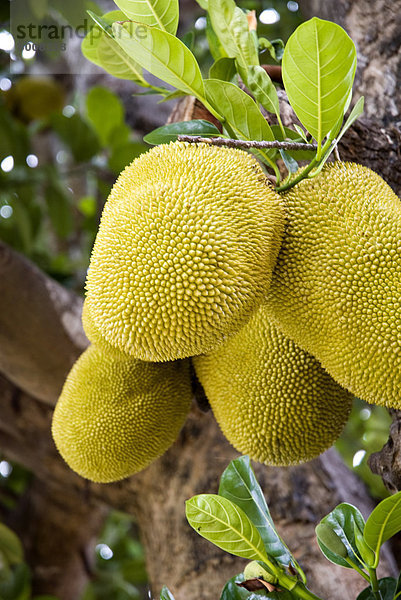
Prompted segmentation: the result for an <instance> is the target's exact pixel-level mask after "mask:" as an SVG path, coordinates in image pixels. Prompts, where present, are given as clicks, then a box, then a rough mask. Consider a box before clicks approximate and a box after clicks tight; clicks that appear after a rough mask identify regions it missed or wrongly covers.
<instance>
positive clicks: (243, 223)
mask: <svg viewBox="0 0 401 600" xmlns="http://www.w3.org/2000/svg"><path fill="white" fill-rule="evenodd" d="M283 228H284V212H283V207H282V204H281V199H280V197H279V195H278V194H276V193H275V192H274V191H273V189H272V188H271V187H270V186H269V184H268V183H267V180H266V177H265V175H264V174H263V171H262V169H261V167H260V166H259V164H258V163H257V161H256V160H255V159H254V158H253V157H251V156H250V155H249V154H247V153H246V152H243V151H241V150H236V149H231V148H221V147H220V148H219V147H210V146H209V145H207V144H196V145H195V144H187V143H182V142H175V143H170V144H168V145H166V144H164V145H160V146H157V147H155V148H153V149H152V150H150V151H148V152H147V153H145V154H142V155H141V156H140V157H139V158H137V159H135V160H134V161H133V162H132V163H131V164H130V165H129V166H128V167H126V169H125V170H124V171H123V172H122V173H121V174H120V177H119V178H118V180H117V182H116V183H115V185H114V187H113V189H112V192H111V194H110V196H109V199H108V200H107V202H106V205H105V208H104V211H103V215H102V219H101V224H100V227H99V232H98V234H97V237H96V241H95V245H94V249H93V253H92V257H91V262H90V268H89V271H88V277H87V284H86V286H87V299H88V303H89V309H90V313H91V316H92V319H93V322H94V325H95V327H96V328H97V329H98V330H99V331H100V333H101V335H102V336H103V337H104V338H105V339H106V340H107V341H108V342H109V343H110V344H112V345H113V346H115V347H117V348H119V349H120V350H121V351H123V352H125V353H127V354H130V355H132V356H134V357H136V358H139V359H142V360H150V361H167V360H173V359H176V358H184V357H187V356H193V355H195V354H200V353H202V352H206V351H209V350H210V349H212V348H213V347H215V346H217V345H218V344H220V343H222V342H223V340H224V339H225V338H226V337H227V336H229V335H231V334H234V333H236V332H237V331H238V330H239V329H240V328H241V326H242V325H243V324H245V322H246V321H247V320H248V319H249V317H250V315H251V313H252V312H253V310H254V309H255V308H256V307H257V306H258V304H259V303H260V302H261V300H262V298H263V297H264V296H265V295H266V293H267V290H268V287H269V284H270V279H271V273H272V269H273V266H274V263H275V260H276V257H277V254H278V250H279V246H280V243H281V237H282V232H283Z"/></svg>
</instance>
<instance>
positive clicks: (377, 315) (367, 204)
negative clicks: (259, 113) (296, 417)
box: [267, 162, 401, 409]
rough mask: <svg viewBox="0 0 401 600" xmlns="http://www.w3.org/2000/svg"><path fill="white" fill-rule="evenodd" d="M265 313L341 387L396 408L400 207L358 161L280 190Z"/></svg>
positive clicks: (400, 350) (400, 352) (400, 365)
mask: <svg viewBox="0 0 401 600" xmlns="http://www.w3.org/2000/svg"><path fill="white" fill-rule="evenodd" d="M284 200H285V205H286V212H287V217H288V219H287V225H286V231H285V236H284V240H283V244H282V247H281V250H280V253H279V257H278V260H277V265H276V267H275V271H274V276H273V280H272V285H271V288H270V290H269V293H268V303H267V306H268V311H269V316H270V317H271V319H273V320H274V322H275V323H276V324H277V325H278V326H279V327H280V329H281V330H282V331H283V332H284V333H285V334H286V335H288V337H290V338H291V339H293V340H294V342H295V343H296V344H298V345H299V346H300V347H301V348H303V349H304V350H306V351H307V352H310V353H311V354H313V355H314V356H315V357H316V358H317V359H318V360H319V361H320V362H321V364H322V365H323V367H324V368H325V369H326V370H327V371H328V372H329V373H330V374H331V375H332V377H333V378H334V379H335V380H336V381H338V382H339V383H340V384H341V385H342V386H344V387H346V388H347V389H349V390H350V391H351V392H352V393H354V394H355V395H357V396H359V397H361V398H362V399H364V400H366V401H367V402H372V403H374V404H382V405H386V406H390V407H394V408H398V409H400V408H401V320H400V315H401V203H400V200H399V198H398V197H397V196H396V195H395V193H394V192H393V191H392V190H391V188H390V187H389V186H388V185H387V183H385V181H383V179H382V178H381V177H380V176H379V175H377V174H376V173H374V172H373V171H371V170H370V169H368V168H366V167H363V166H361V165H358V164H352V163H342V162H337V163H333V164H330V165H327V166H326V167H325V168H324V169H323V171H322V172H321V173H320V174H319V175H318V176H316V177H315V178H313V179H309V180H308V179H305V180H303V181H301V182H300V183H298V184H297V185H296V187H294V188H293V189H291V190H289V191H288V192H287V193H285V194H284Z"/></svg>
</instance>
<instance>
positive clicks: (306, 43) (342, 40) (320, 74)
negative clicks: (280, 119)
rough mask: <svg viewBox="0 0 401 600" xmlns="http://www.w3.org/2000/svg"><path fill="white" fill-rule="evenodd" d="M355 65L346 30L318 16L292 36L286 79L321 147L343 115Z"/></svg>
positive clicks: (299, 112) (286, 53) (293, 103)
mask: <svg viewBox="0 0 401 600" xmlns="http://www.w3.org/2000/svg"><path fill="white" fill-rule="evenodd" d="M355 68H356V50H355V46H354V43H353V41H352V40H351V38H350V37H349V36H348V35H347V34H346V32H345V31H344V30H343V29H342V28H341V27H340V26H339V25H336V24H335V23H331V22H329V21H323V20H321V19H318V18H316V17H313V19H310V20H309V21H307V22H306V23H302V25H300V26H299V27H298V28H297V29H296V30H295V32H294V33H293V34H292V35H291V37H290V38H289V40H288V42H287V45H286V47H285V50H284V56H283V81H284V86H285V89H286V92H287V95H288V99H289V101H290V103H291V106H292V107H293V109H294V111H295V113H296V115H297V116H298V118H299V120H300V121H301V123H302V125H304V127H306V129H307V130H308V131H309V132H310V133H311V134H312V135H313V137H314V138H315V139H316V140H317V142H318V145H319V146H320V145H321V143H322V141H323V139H324V138H325V136H326V135H327V134H328V133H329V131H330V130H331V129H332V128H333V127H334V126H335V124H336V123H337V121H338V119H339V117H340V116H341V115H342V114H343V111H344V106H345V104H346V102H347V99H348V96H349V93H350V90H351V89H352V83H353V80H354V75H355Z"/></svg>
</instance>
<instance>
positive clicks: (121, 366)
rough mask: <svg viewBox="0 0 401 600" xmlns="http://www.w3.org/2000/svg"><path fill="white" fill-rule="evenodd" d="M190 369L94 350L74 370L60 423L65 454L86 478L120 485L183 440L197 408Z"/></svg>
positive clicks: (56, 430) (57, 434) (57, 417)
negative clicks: (184, 427) (180, 436)
mask: <svg viewBox="0 0 401 600" xmlns="http://www.w3.org/2000/svg"><path fill="white" fill-rule="evenodd" d="M191 395H192V394H191V384H190V376H189V365H188V364H187V363H186V362H184V361H182V362H177V363H168V364H167V363H166V364H162V365H154V364H151V363H144V362H141V361H138V360H134V359H132V358H127V357H124V356H120V358H116V357H115V356H110V355H108V354H105V353H103V352H102V350H101V349H100V348H98V347H97V346H89V348H88V349H87V350H85V352H84V353H83V354H82V355H81V356H80V358H79V359H78V360H77V362H76V363H75V364H74V366H73V367H72V369H71V371H70V373H69V375H68V377H67V380H66V382H65V384H64V388H63V391H62V394H61V396H60V398H59V400H58V402H57V405H56V408H55V411H54V416H53V424H52V433H53V438H54V441H55V443H56V446H57V449H58V451H59V452H60V454H61V456H62V457H63V458H64V460H65V461H66V462H67V463H68V465H69V466H70V467H71V469H73V470H74V471H76V472H77V473H78V474H79V475H81V476H82V477H85V478H87V479H90V480H92V481H95V482H99V483H107V482H111V481H117V480H119V479H123V478H124V477H128V476H129V475H132V474H134V473H137V472H138V471H140V470H142V469H143V468H145V467H146V466H147V465H148V464H149V463H151V462H152V461H153V460H155V459H156V458H158V457H159V456H161V455H162V454H163V453H164V452H165V451H166V450H167V449H168V448H169V446H170V445H171V444H172V443H173V442H174V441H175V439H176V437H177V436H178V433H179V431H180V429H181V427H182V425H183V423H184V421H185V418H186V416H187V413H188V411H189V408H190V403H191Z"/></svg>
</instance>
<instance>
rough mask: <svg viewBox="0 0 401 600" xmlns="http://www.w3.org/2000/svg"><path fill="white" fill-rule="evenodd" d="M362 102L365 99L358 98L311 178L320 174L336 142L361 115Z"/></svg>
mask: <svg viewBox="0 0 401 600" xmlns="http://www.w3.org/2000/svg"><path fill="white" fill-rule="evenodd" d="M364 100H365V99H364V97H363V96H362V97H361V98H359V100H358V102H357V103H356V104H355V106H354V108H353V109H352V111H351V113H350V115H349V117H348V119H347V120H346V121H345V124H344V127H343V128H342V130H341V131H340V133H339V134H338V135H337V138H336V140H335V142H334V144H332V145H331V146H330V148H329V149H328V150H327V152H326V153H325V155H324V156H323V158H322V160H321V162H320V163H319V166H318V167H317V168H316V169H314V170H313V177H315V176H316V175H318V174H319V173H320V171H321V170H322V169H323V167H324V165H325V164H326V162H327V159H328V158H329V156H330V155H331V153H332V152H333V150H334V148H335V147H336V146H337V144H338V142H339V141H340V140H341V138H342V137H343V135H344V133H345V132H346V131H347V130H348V129H349V128H350V127H351V125H352V124H353V123H354V122H355V121H356V120H357V118H358V117H359V116H360V115H361V114H362V113H363V105H364Z"/></svg>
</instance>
